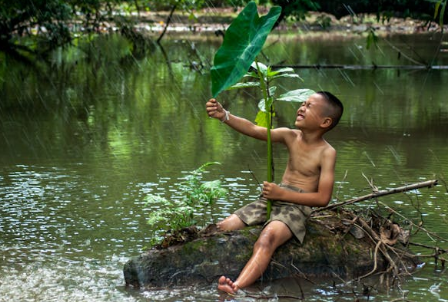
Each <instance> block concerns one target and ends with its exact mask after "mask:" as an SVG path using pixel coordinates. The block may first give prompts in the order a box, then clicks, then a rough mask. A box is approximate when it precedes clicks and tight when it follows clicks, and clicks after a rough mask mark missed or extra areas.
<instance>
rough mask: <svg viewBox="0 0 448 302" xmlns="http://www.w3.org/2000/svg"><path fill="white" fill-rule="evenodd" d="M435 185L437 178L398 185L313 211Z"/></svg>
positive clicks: (316, 210)
mask: <svg viewBox="0 0 448 302" xmlns="http://www.w3.org/2000/svg"><path fill="white" fill-rule="evenodd" d="M435 185H437V180H428V181H424V182H419V183H415V184H411V185H406V186H402V187H398V188H393V189H388V190H381V191H377V192H373V193H370V194H367V195H364V196H361V197H357V198H353V199H350V200H347V201H344V202H338V203H333V204H331V205H329V206H326V207H323V208H318V209H315V210H313V212H321V211H326V210H331V209H334V208H337V207H341V206H345V205H351V204H354V203H356V202H360V201H364V200H369V199H372V198H376V197H380V196H386V195H391V194H396V193H402V192H406V191H411V190H415V189H419V188H424V187H428V188H431V187H433V186H435Z"/></svg>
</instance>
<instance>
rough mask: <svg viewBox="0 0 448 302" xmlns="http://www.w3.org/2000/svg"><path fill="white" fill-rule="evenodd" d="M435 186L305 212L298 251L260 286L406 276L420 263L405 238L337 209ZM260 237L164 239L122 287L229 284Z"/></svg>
mask: <svg viewBox="0 0 448 302" xmlns="http://www.w3.org/2000/svg"><path fill="white" fill-rule="evenodd" d="M436 183H437V182H436V181H429V182H424V183H418V184H414V185H409V186H404V187H399V188H395V189H390V190H382V191H378V192H374V193H372V194H369V195H365V196H362V197H359V198H355V199H352V200H349V201H347V202H344V203H338V204H334V205H332V206H331V207H327V208H326V209H325V211H315V212H313V214H312V216H311V217H310V219H309V221H308V223H307V235H306V237H305V241H304V243H303V244H299V243H298V242H297V241H296V240H290V241H288V242H287V243H286V244H284V245H283V246H281V247H280V248H279V249H278V250H277V251H276V252H275V254H274V256H273V258H272V261H271V263H270V265H269V267H268V269H267V270H266V272H265V273H264V275H263V276H262V280H266V281H269V280H273V279H279V278H284V277H300V278H305V279H308V280H310V279H312V278H313V277H337V278H339V279H341V280H344V279H345V280H348V281H350V280H359V279H362V278H365V277H368V276H372V275H382V276H385V275H387V276H391V277H392V278H390V280H396V279H397V277H400V276H402V275H407V274H410V273H412V271H413V270H414V269H415V268H416V267H417V265H419V264H421V260H420V257H417V256H416V255H415V254H413V253H412V252H411V251H410V250H409V249H408V247H409V245H410V241H409V230H403V229H402V228H401V227H400V226H398V225H397V224H395V223H393V222H391V221H389V220H388V219H386V218H383V217H379V216H378V215H377V214H375V213H374V212H370V213H369V214H365V213H364V214H363V215H362V216H360V215H358V214H355V213H354V212H353V211H348V210H344V209H343V208H342V206H343V205H347V204H353V203H355V202H359V201H362V200H367V199H371V198H375V197H379V196H384V195H388V194H394V193H398V192H405V191H408V190H413V189H416V188H420V187H431V186H434V185H435V184H436ZM420 229H421V228H420ZM260 231H261V227H250V228H246V229H244V230H240V231H234V232H219V231H217V230H216V228H215V227H214V225H211V226H209V227H208V228H206V229H204V230H201V231H199V232H197V231H196V230H195V229H194V228H190V229H186V230H183V231H182V232H181V233H180V236H178V237H180V238H183V239H185V242H179V241H178V240H171V239H170V237H169V236H168V237H167V238H166V239H165V240H164V244H162V245H160V246H158V247H156V248H153V249H151V250H149V251H147V252H145V253H143V254H141V255H139V256H137V257H134V258H132V259H130V260H129V261H128V262H127V263H126V264H125V266H124V269H123V272H124V277H125V281H126V285H129V286H134V287H138V288H140V287H167V286H172V285H181V286H182V285H192V284H198V283H202V282H205V283H212V282H216V280H217V279H218V278H219V277H220V276H221V275H223V274H225V275H226V276H228V277H230V278H233V279H234V278H236V277H237V276H238V274H239V272H240V271H241V270H242V268H243V267H244V265H245V263H246V262H247V260H248V259H249V258H250V256H251V253H252V248H253V245H254V243H255V241H256V240H257V238H258V235H259V233H260ZM171 244H173V245H171ZM443 253H446V251H445V250H441V249H435V252H434V257H435V258H436V259H438V258H439V257H440V256H441V254H443ZM440 261H442V263H443V264H444V263H445V262H444V260H443V259H440Z"/></svg>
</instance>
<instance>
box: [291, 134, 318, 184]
mask: <svg viewBox="0 0 448 302" xmlns="http://www.w3.org/2000/svg"><path fill="white" fill-rule="evenodd" d="M321 151H322V148H321V147H320V146H309V145H307V144H304V143H301V142H297V143H295V144H292V145H291V146H289V162H288V166H289V169H292V170H294V171H295V172H296V173H300V174H302V175H304V176H313V175H317V174H319V173H320V157H321Z"/></svg>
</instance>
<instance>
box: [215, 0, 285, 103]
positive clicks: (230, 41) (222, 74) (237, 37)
mask: <svg viewBox="0 0 448 302" xmlns="http://www.w3.org/2000/svg"><path fill="white" fill-rule="evenodd" d="M280 12H281V7H278V6H275V7H272V8H271V9H270V10H269V13H268V14H267V15H265V16H262V17H259V16H258V11H257V5H256V4H255V2H250V3H249V4H248V5H247V6H246V7H245V8H244V9H243V11H242V12H241V13H240V14H239V15H238V17H237V18H236V19H235V20H233V22H232V23H231V24H230V26H229V28H228V29H227V31H226V35H225V38H224V42H223V43H222V45H221V47H220V48H219V49H218V51H217V52H216V54H215V57H214V61H213V67H212V68H211V78H212V95H213V97H216V96H217V95H218V94H219V93H220V92H221V91H223V90H225V89H227V88H228V87H230V86H232V85H233V84H235V83H236V82H238V81H239V80H240V79H241V78H242V77H243V76H244V75H245V74H246V73H247V71H248V69H249V66H250V65H251V64H252V62H253V61H254V60H255V58H256V57H257V55H258V54H259V53H260V51H261V49H262V48H263V45H264V43H265V41H266V38H267V36H268V34H269V33H270V32H271V30H272V27H273V26H274V24H275V22H276V21H277V19H278V17H279V16H280Z"/></svg>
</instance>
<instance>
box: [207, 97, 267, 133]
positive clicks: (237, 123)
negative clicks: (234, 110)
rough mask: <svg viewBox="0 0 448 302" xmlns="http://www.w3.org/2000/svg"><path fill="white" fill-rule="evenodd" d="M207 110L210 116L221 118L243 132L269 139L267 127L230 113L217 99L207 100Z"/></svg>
mask: <svg viewBox="0 0 448 302" xmlns="http://www.w3.org/2000/svg"><path fill="white" fill-rule="evenodd" d="M206 110H207V114H208V116H209V117H212V118H216V119H219V120H220V121H221V122H223V123H226V124H227V125H229V126H230V127H232V128H233V129H235V130H236V131H238V132H240V133H242V134H245V135H247V136H250V137H253V138H256V139H260V140H267V129H266V128H264V127H260V126H257V125H255V124H254V123H252V122H251V121H249V120H247V119H244V118H241V117H238V116H236V115H233V114H230V112H228V111H226V110H225V109H224V108H223V107H222V105H221V104H220V103H219V102H217V101H216V100H215V99H210V100H209V101H208V102H207V104H206Z"/></svg>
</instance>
